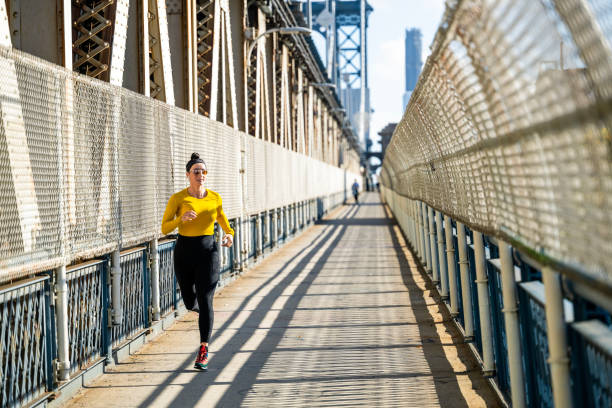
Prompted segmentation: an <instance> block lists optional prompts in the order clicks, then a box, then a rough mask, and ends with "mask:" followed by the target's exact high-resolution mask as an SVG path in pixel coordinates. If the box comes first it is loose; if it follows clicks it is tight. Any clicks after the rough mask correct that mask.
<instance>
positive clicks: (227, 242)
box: [217, 197, 234, 247]
mask: <svg viewBox="0 0 612 408" xmlns="http://www.w3.org/2000/svg"><path fill="white" fill-rule="evenodd" d="M217 222H218V223H219V225H220V226H221V229H223V232H225V234H226V235H225V236H224V237H223V246H228V247H231V246H232V243H233V242H234V230H233V229H232V227H230V224H229V221H228V220H227V217H226V216H225V213H224V212H223V206H222V203H221V197H219V203H218V207H217Z"/></svg>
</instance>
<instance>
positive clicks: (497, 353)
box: [486, 240, 510, 400]
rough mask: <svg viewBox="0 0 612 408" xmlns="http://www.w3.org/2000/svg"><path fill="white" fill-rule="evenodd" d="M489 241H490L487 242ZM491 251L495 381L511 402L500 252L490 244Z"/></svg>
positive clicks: (490, 305)
mask: <svg viewBox="0 0 612 408" xmlns="http://www.w3.org/2000/svg"><path fill="white" fill-rule="evenodd" d="M486 241H488V240H486ZM488 248H489V251H490V255H489V258H488V259H487V262H486V265H487V279H488V281H489V284H488V288H489V309H490V316H491V326H492V330H493V333H492V335H493V336H492V337H493V339H492V340H493V358H494V360H495V381H496V383H497V386H498V387H499V389H500V391H501V392H502V394H503V395H504V397H505V398H506V399H508V400H510V372H509V371H508V353H507V352H506V350H508V340H507V338H506V327H505V324H504V314H503V312H502V310H503V309H504V302H503V298H502V287H501V276H500V264H499V251H498V249H497V246H495V245H494V244H493V243H492V242H488Z"/></svg>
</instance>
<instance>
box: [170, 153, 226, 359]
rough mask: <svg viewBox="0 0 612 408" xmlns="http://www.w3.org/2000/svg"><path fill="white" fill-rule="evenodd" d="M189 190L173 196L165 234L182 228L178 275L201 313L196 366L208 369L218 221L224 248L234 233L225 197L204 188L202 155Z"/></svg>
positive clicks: (190, 171)
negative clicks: (226, 213) (223, 206)
mask: <svg viewBox="0 0 612 408" xmlns="http://www.w3.org/2000/svg"><path fill="white" fill-rule="evenodd" d="M186 169H187V178H188V179H189V187H187V188H186V189H184V190H181V191H179V192H178V193H175V194H173V195H172V197H170V200H169V201H168V205H167V206H166V211H165V212H164V217H163V219H162V233H163V234H165V235H166V234H169V233H171V232H172V231H174V229H175V228H177V227H178V232H179V236H178V239H177V241H176V245H175V247H174V273H175V274H176V280H177V281H178V284H179V287H180V289H181V295H182V296H183V302H184V303H185V307H186V308H187V309H189V310H193V311H196V312H199V318H198V324H199V327H200V351H199V352H198V357H197V358H196V361H195V365H194V367H195V368H197V369H199V370H203V371H206V370H207V369H208V342H209V341H210V335H211V333H212V327H213V318H214V316H213V296H214V294H215V288H216V287H217V282H218V281H219V248H218V246H217V243H216V242H215V239H214V231H215V221H216V222H218V223H219V225H220V226H221V228H222V229H223V231H224V232H225V235H224V236H223V239H222V244H221V245H222V246H226V247H231V246H232V243H233V241H234V238H233V236H234V230H233V229H232V228H231V227H230V225H229V222H228V221H227V217H226V216H225V213H223V208H222V206H221V196H220V195H219V194H218V193H216V192H214V191H212V190H209V189H207V188H204V183H205V182H206V175H207V174H208V170H207V168H206V163H204V160H202V159H201V158H200V155H199V154H198V153H193V154H192V155H191V160H189V162H188V163H187V166H186Z"/></svg>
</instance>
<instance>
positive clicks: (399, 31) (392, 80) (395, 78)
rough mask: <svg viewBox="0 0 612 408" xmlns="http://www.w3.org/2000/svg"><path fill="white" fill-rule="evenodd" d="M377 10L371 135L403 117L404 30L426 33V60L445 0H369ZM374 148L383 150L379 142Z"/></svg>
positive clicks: (371, 43) (371, 57)
mask: <svg viewBox="0 0 612 408" xmlns="http://www.w3.org/2000/svg"><path fill="white" fill-rule="evenodd" d="M367 1H368V4H370V6H372V8H373V9H374V11H373V12H372V13H371V14H370V17H369V20H368V22H369V27H368V68H369V70H370V72H369V84H368V85H369V88H370V102H371V106H372V108H373V109H374V113H373V114H372V117H371V122H370V138H371V139H372V140H374V141H377V140H378V139H379V138H380V137H379V136H378V132H379V131H380V130H381V129H382V128H383V127H385V125H386V124H387V123H389V122H399V120H400V119H401V117H402V114H403V112H402V95H403V94H404V88H405V83H404V82H405V79H404V32H405V30H406V29H407V28H419V29H420V30H421V32H422V34H423V62H425V59H426V57H427V55H429V46H430V45H431V42H432V40H433V37H434V35H435V33H436V31H437V29H438V25H439V24H440V21H441V19H442V15H443V14H444V0H367ZM373 150H380V145H379V144H377V143H375V144H374V146H373Z"/></svg>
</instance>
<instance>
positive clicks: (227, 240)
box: [221, 234, 234, 248]
mask: <svg viewBox="0 0 612 408" xmlns="http://www.w3.org/2000/svg"><path fill="white" fill-rule="evenodd" d="M233 244H234V237H233V236H232V235H231V234H225V235H224V236H223V239H222V240H221V246H224V247H228V248H229V247H231V246H232V245H233Z"/></svg>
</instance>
